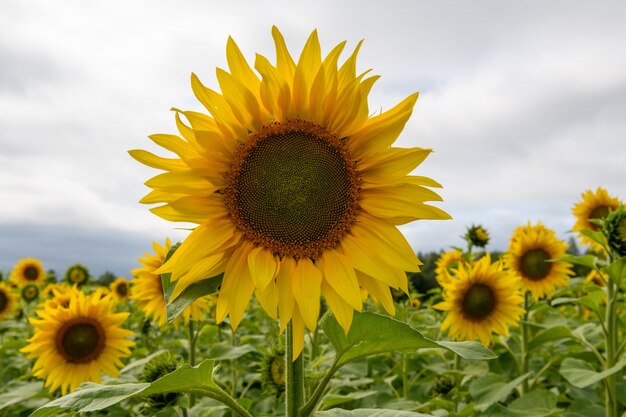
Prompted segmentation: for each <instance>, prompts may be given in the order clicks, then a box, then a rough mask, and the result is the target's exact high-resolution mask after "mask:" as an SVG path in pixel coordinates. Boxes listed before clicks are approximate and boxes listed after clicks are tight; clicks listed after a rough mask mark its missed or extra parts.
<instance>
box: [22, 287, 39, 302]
mask: <svg viewBox="0 0 626 417" xmlns="http://www.w3.org/2000/svg"><path fill="white" fill-rule="evenodd" d="M37 298H39V287H38V286H37V285H36V284H26V285H24V286H23V287H22V300H24V301H26V302H27V303H30V302H31V301H34V300H36V299H37Z"/></svg>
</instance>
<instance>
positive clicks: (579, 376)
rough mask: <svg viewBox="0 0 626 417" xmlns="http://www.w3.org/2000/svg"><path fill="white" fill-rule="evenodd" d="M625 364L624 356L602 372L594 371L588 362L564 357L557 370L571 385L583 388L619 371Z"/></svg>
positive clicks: (625, 358)
mask: <svg viewBox="0 0 626 417" xmlns="http://www.w3.org/2000/svg"><path fill="white" fill-rule="evenodd" d="M625 365H626V357H624V358H622V360H621V361H619V362H618V363H616V364H615V365H614V366H612V367H611V368H609V369H607V370H605V371H602V372H596V370H595V369H594V367H593V366H592V365H590V364H589V363H588V362H585V361H583V360H580V359H575V358H566V359H564V360H563V362H561V368H560V369H559V372H560V373H561V375H563V378H565V379H567V381H568V382H569V383H570V384H572V385H573V386H575V387H577V388H585V387H588V386H589V385H591V384H595V383H596V382H598V381H601V380H603V379H604V378H606V377H608V376H611V375H613V374H615V373H617V372H619V371H620V370H621V369H622V368H623V367H624V366H625Z"/></svg>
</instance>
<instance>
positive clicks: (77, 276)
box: [70, 269, 85, 284]
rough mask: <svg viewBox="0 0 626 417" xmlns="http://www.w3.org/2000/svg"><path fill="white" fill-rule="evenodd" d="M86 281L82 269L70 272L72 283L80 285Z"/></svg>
mask: <svg viewBox="0 0 626 417" xmlns="http://www.w3.org/2000/svg"><path fill="white" fill-rule="evenodd" d="M84 280H85V273H84V272H83V271H81V270H80V269H73V270H72V271H71V272H70V281H72V282H74V283H76V284H80V283H81V282H83V281H84Z"/></svg>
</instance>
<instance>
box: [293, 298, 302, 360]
mask: <svg viewBox="0 0 626 417" xmlns="http://www.w3.org/2000/svg"><path fill="white" fill-rule="evenodd" d="M291 326H292V329H293V331H292V337H291V340H292V341H293V360H294V361H295V360H296V359H298V356H300V354H301V353H302V348H303V347H304V323H303V320H302V317H301V315H300V311H299V310H298V309H297V308H296V309H295V310H294V312H293V317H292V318H291Z"/></svg>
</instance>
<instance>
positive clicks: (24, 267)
mask: <svg viewBox="0 0 626 417" xmlns="http://www.w3.org/2000/svg"><path fill="white" fill-rule="evenodd" d="M45 280H46V271H45V270H44V269H43V267H42V266H41V261H40V260H38V259H33V258H24V259H20V261H19V262H18V263H17V265H15V266H14V267H13V271H11V281H13V282H14V283H15V284H16V285H17V286H18V287H22V286H24V285H26V284H36V285H41V284H43V282H44V281H45Z"/></svg>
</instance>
